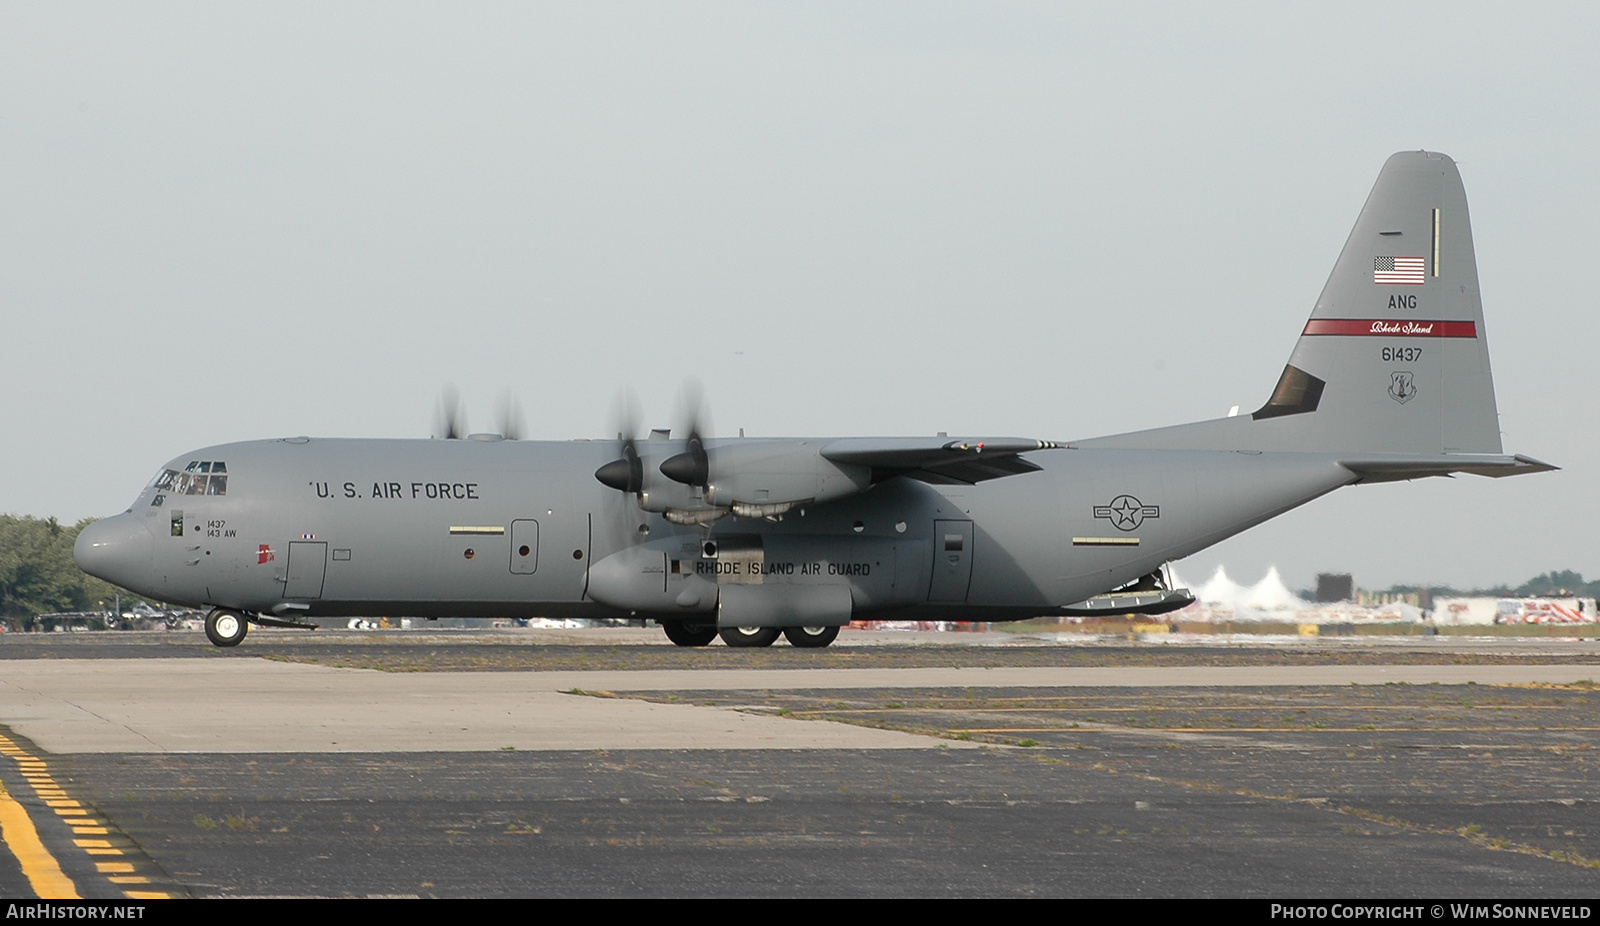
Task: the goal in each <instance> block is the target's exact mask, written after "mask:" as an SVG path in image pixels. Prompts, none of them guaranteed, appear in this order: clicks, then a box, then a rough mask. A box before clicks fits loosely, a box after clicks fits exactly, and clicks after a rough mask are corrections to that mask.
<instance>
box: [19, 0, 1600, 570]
mask: <svg viewBox="0 0 1600 926" xmlns="http://www.w3.org/2000/svg"><path fill="white" fill-rule="evenodd" d="M1597 35H1600V6H1596V5H1593V4H1588V5H1559V4H1539V5H1517V6H1508V5H1504V4H1501V5H1480V4H1464V3H1441V4H1396V3H1378V4H1356V3H1341V4H1320V5H1311V4H1281V3H1269V4H1247V5H1225V4H1162V5H1133V4H1115V5H1113V4H1095V5H1071V4H1064V3H1059V2H1051V3H1043V4H1038V5H1033V4H1005V5H1001V4H995V3H972V4H939V3H931V2H926V0H918V2H914V3H904V4H891V3H867V2H848V3H818V2H806V3H795V4H757V3H749V2H739V3H729V4H689V3H673V4H644V3H629V4H602V3H571V2H563V3H553V4H544V5H536V4H509V3H493V4H486V5H470V4H466V3H459V2H456V3H449V4H431V5H418V4H402V3H372V4H331V3H308V4H293V3H283V2H273V3H265V4H256V5H251V4H244V3H229V4H214V3H200V4H176V5H175V4H166V3H155V2H144V3H137V4H120V3H119V4H84V3H78V4H62V3H38V4H35V3H25V2H18V0H8V2H6V3H4V4H3V5H0V335H3V338H0V344H3V347H4V359H5V368H4V369H5V376H4V383H5V387H4V388H5V393H4V400H3V402H0V435H3V437H0V442H3V443H0V448H3V453H0V486H3V488H0V511H4V512H9V513H13V514H32V515H38V516H48V515H55V516H57V517H60V518H62V519H63V520H67V521H72V520H76V519H78V518H82V517H88V516H104V515H109V514H113V513H116V512H118V511H121V510H122V509H123V508H125V507H126V506H127V504H128V502H129V501H130V500H131V499H132V498H133V496H134V495H135V494H136V493H137V492H138V490H139V489H140V488H141V486H142V485H143V484H144V483H145V482H146V481H147V480H148V479H149V478H150V476H151V474H152V473H154V472H155V470H156V469H157V467H158V466H159V465H160V464H162V463H163V462H165V461H166V460H168V459H170V458H171V457H173V456H175V455H178V454H180V453H182V452H184V451H186V450H188V449H190V448H194V447H199V446H203V445H207V444H213V443H220V442H224V441H233V440H244V439H252V438H262V437H278V436H284V435H293V434H311V435H317V436H330V437H332V436H352V437H426V436H428V434H429V433H430V431H431V430H432V427H433V416H434V407H435V405H436V403H437V401H438V396H439V393H440V389H441V387H442V386H443V385H444V384H445V383H446V382H453V383H455V384H456V385H457V386H458V387H459V389H460V391H461V394H462V398H463V399H464V400H465V402H466V404H467V406H468V410H469V415H470V421H471V423H472V425H473V426H474V428H475V429H492V428H494V427H495V426H496V424H495V421H494V419H495V412H494V409H495V404H496V402H497V400H498V399H499V397H500V396H501V395H502V393H505V392H507V391H509V392H511V393H514V394H515V395H516V396H518V397H519V398H520V401H521V404H522V406H523V407H524V409H525V417H526V424H527V431H528V436H530V437H536V438H549V439H563V440H564V439H569V438H576V437H602V436H606V435H607V433H608V431H610V432H614V430H615V427H616V422H615V414H614V412H613V407H614V405H615V398H616V395H617V393H618V391H619V390H620V389H621V388H622V387H624V386H631V387H632V388H633V389H634V390H636V391H637V393H638V394H639V396H640V399H641V402H642V404H643V406H644V409H645V412H646V419H647V421H646V423H647V424H655V425H661V426H667V425H676V424H677V422H675V421H674V418H673V412H674V396H675V394H676V393H677V392H678V390H679V388H680V385H681V383H682V382H683V380H684V378H685V377H686V376H688V375H693V376H696V377H698V379H699V380H700V381H701V382H702V383H703V384H704V388H705V392H706V396H707V399H708V401H709V403H710V406H711V410H712V413H713V420H714V423H715V427H716V433H719V434H723V435H730V434H735V433H737V429H738V428H741V427H742V428H744V429H745V430H746V432H747V433H749V434H751V435H883V434H896V435H898V434H929V433H933V432H935V431H941V430H942V431H949V432H952V433H976V434H991V435H992V434H1007V435H1018V436H1028V437H1043V438H1061V439H1070V438H1078V437H1089V436H1095V435H1099V434H1107V433H1115V432H1119V431H1127V430H1133V429H1138V428H1146V427H1154V426H1158V425H1162V424H1174V423H1179V422H1183V421H1191V420H1196V419H1202V418H1211V417H1216V416H1218V415H1222V414H1225V413H1226V412H1227V410H1228V407H1229V406H1231V405H1240V406H1242V407H1243V408H1245V409H1246V410H1249V409H1252V408H1255V407H1257V406H1259V405H1260V404H1261V403H1262V402H1263V401H1265V399H1266V397H1267V395H1268V393H1269V392H1270V391H1271V388H1272V386H1273V384H1274V383H1275V382H1276V380H1277V376H1278V374H1279V372H1280V371H1281V370H1282V368H1283V364H1284V362H1285V361H1286V360H1287V359H1288V356H1289V352H1290V350H1291V348H1292V347H1293V346H1294V342H1295V338H1296V336H1297V335H1298V333H1299V330H1300V328H1301V326H1302V325H1303V324H1304V321H1305V318H1306V316H1307V315H1308V314H1309V312H1310V310H1311V307H1312V303H1313V300H1314V299H1315V298H1316V296H1317V294H1318V292H1319V291H1320V290H1321V287H1322V284H1323V282H1324V281H1325V280H1326V278H1327V275H1328V272H1329V270H1330V269H1331V268H1332V266H1333V261H1334V259H1335V257H1336V256H1337V255H1338V253H1339V249H1340V248H1341V246H1342V245H1343V243H1344V240H1345V237H1346V235H1348V233H1349V231H1350V227H1351V225H1352V224H1353V223H1354V221H1355V218H1356V214H1357V212H1358V211H1359V210H1360V207H1361V204H1362V201H1363V200H1364V198H1365V197H1366V195H1367V192H1368V190H1369V189H1370V188H1371V185H1372V182H1373V180H1374V179H1375V178H1376V176H1377V172H1378V169H1379V167H1380V166H1382V164H1383V162H1384V159H1385V158H1387V157H1388V156H1389V155H1390V154H1391V153H1393V152H1394V151H1397V150H1401V149H1408V148H1424V147H1425V148H1429V149H1432V150H1438V151H1443V152H1445V153H1447V154H1450V155H1451V156H1453V157H1455V158H1456V159H1457V161H1458V162H1459V163H1460V165H1461V173H1462V176H1463V178H1464V179H1465V181H1466V186H1467V196H1468V199H1469V202H1470V204H1471V209H1472V222H1473V230H1474V233H1475V239H1476V245H1477V254H1478V267H1479V273H1480V277H1481V282H1482V290H1483V300H1484V306H1485V312H1486V317H1487V329H1488V331H1489V333H1490V354H1491V357H1492V361H1493V365H1494V375H1495V383H1496V386H1497V390H1498V395H1499V406H1500V413H1501V426H1502V431H1503V433H1504V440H1505V444H1506V449H1507V450H1508V451H1511V452H1522V453H1527V454H1530V455H1533V456H1536V457H1540V458H1542V459H1546V460H1549V461H1551V462H1554V463H1557V464H1559V465H1561V466H1563V467H1565V469H1564V470H1563V471H1561V472H1559V473H1553V474H1547V475H1538V476H1524V477H1518V478H1515V479H1508V480H1501V481H1491V480H1487V479H1482V478H1477V477H1461V478H1459V479H1454V480H1443V479H1435V480H1429V481H1425V482H1422V483H1416V484H1398V485H1382V486H1369V487H1358V488H1355V489H1345V490H1341V491H1339V492H1336V493H1334V494H1333V495H1331V496H1328V497H1326V498H1323V499H1321V500H1319V501H1316V502H1313V503H1312V504H1311V505H1309V506H1306V507H1305V508H1302V509H1300V510H1298V511H1296V512H1293V513H1291V514H1289V515H1286V516H1283V517H1281V518H1279V519H1277V520H1276V521H1273V522H1269V523H1268V524H1266V525H1264V526H1262V527H1258V528H1256V529H1254V530H1252V531H1249V532H1247V533H1245V534H1244V535H1241V536H1240V537H1238V538H1235V539H1233V540H1231V541H1228V542H1226V543H1224V544H1221V545H1219V546H1217V547H1214V548H1212V549H1211V550H1208V551H1206V552H1204V553H1202V554H1199V555H1197V556H1195V557H1191V558H1190V559H1189V560H1186V561H1184V562H1182V563H1181V564H1180V565H1179V568H1180V570H1181V571H1182V572H1183V573H1184V575H1185V576H1186V577H1188V578H1190V580H1191V581H1202V580H1203V579H1204V578H1205V576H1207V575H1209V574H1210V572H1211V570H1212V569H1213V568H1215V566H1216V565H1217V564H1218V563H1223V564H1226V566H1227V569H1228V571H1229V573H1230V574H1231V575H1232V576H1233V577H1234V578H1235V579H1238V580H1240V581H1245V582H1253V581H1255V580H1257V579H1259V578H1260V577H1261V575H1262V574H1263V573H1264V572H1265V571H1266V569H1267V567H1268V566H1269V565H1272V564H1276V565H1277V566H1278V567H1279V568H1280V570H1281V571H1282V573H1283V575H1284V578H1285V580H1286V581H1287V582H1288V583H1289V584H1290V586H1291V587H1305V586H1307V585H1309V584H1311V583H1312V582H1313V578H1314V575H1315V573H1317V572H1319V571H1330V570H1332V571H1351V572H1353V573H1354V574H1355V577H1356V581H1357V583H1358V584H1360V585H1363V586H1366V587H1382V586H1386V585H1388V584H1389V583H1391V582H1399V581H1427V582H1450V583H1456V584H1459V585H1479V584H1488V583H1495V582H1511V583H1516V582H1520V581H1522V580H1524V579H1526V578H1528V577H1530V576H1532V575H1534V574H1535V573H1538V572H1542V571H1545V570H1548V569H1577V570H1579V571H1582V572H1584V573H1585V574H1586V575H1588V576H1590V577H1594V576H1597V575H1600V534H1597V527H1596V521H1597V515H1600V485H1597V483H1596V476H1595V473H1596V471H1595V466H1594V462H1595V460H1596V459H1597V457H1600V454H1597V451H1600V427H1597V421H1596V416H1595V413H1594V411H1595V401H1594V400H1595V398H1596V386H1595V382H1596V365H1597V359H1596V355H1597V353H1600V313H1597V312H1596V311H1595V308H1594V304H1595V295H1594V284H1593V282H1592V280H1593V277H1592V274H1593V267H1594V262H1595V260H1596V258H1595V255H1596V253H1600V247H1597V245H1600V208H1597V207H1600V159H1597V158H1596V156H1595V152H1596V151H1597V150H1600V106H1597V102H1600V56H1596V54H1595V51H1594V41H1595V37H1596V36H1597ZM1586 274H1588V275H1586Z"/></svg>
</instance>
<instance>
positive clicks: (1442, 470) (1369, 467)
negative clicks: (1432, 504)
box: [1339, 453, 1561, 482]
mask: <svg viewBox="0 0 1600 926" xmlns="http://www.w3.org/2000/svg"><path fill="white" fill-rule="evenodd" d="M1339 465H1340V466H1343V467H1344V468H1345V469H1347V470H1349V471H1350V472H1352V473H1355V474H1356V475H1357V476H1359V477H1361V478H1360V481H1361V482H1399V481H1402V480H1405V479H1421V478H1423V477H1425V476H1451V475H1454V474H1456V473H1472V474H1473V475H1475V476H1490V477H1492V478H1497V479H1498V478H1499V477H1501V476H1520V475H1522V474H1523V473H1547V472H1550V471H1551V470H1556V469H1560V468H1561V467H1559V466H1554V465H1552V464H1549V463H1546V462H1544V461H1543V460H1535V459H1534V458H1533V457H1529V456H1524V455H1522V454H1520V453H1517V454H1500V453H1438V454H1421V455H1411V454H1401V453H1368V454H1361V455H1359V456H1349V457H1344V458H1341V459H1340V460H1339Z"/></svg>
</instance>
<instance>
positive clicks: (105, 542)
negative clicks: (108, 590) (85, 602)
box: [72, 515, 150, 588]
mask: <svg viewBox="0 0 1600 926" xmlns="http://www.w3.org/2000/svg"><path fill="white" fill-rule="evenodd" d="M72 558H73V559H74V560H76V561H77V563H78V568H79V569H82V570H83V571H84V572H87V573H88V574H89V575H92V576H95V577H97V578H101V579H105V580H106V581H107V582H110V583H112V584H114V585H120V586H122V587H123V588H133V587H135V586H140V585H144V584H146V583H144V582H142V581H140V580H141V579H143V578H144V577H145V574H146V573H148V572H149V571H150V531H148V530H147V529H145V526H144V524H142V523H141V522H140V521H139V519H137V518H132V517H129V516H127V515H117V516H116V517H113V518H106V519H105V520H103V521H96V522H94V523H93V524H91V525H89V526H88V527H85V528H84V529H83V531H82V532H81V533H79V534H78V542H77V544H76V545H75V546H73V548H72Z"/></svg>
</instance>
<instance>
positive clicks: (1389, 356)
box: [1383, 347, 1422, 363]
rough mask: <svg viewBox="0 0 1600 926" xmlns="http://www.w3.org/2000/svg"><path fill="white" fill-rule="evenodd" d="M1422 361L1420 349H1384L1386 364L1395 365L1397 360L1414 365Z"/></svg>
mask: <svg viewBox="0 0 1600 926" xmlns="http://www.w3.org/2000/svg"><path fill="white" fill-rule="evenodd" d="M1421 359H1422V348H1420V347H1385V348H1384V349H1383V362H1384V363H1393V362H1394V361H1397V360H1398V361H1403V362H1405V363H1412V362H1414V361H1417V360H1421Z"/></svg>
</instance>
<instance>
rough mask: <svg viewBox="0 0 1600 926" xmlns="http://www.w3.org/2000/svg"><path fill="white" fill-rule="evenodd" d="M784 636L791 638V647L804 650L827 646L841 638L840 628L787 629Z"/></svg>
mask: <svg viewBox="0 0 1600 926" xmlns="http://www.w3.org/2000/svg"><path fill="white" fill-rule="evenodd" d="M783 635H784V636H785V637H788V638H789V645H790V646H798V647H800V648H802V649H813V648H816V647H821V646H827V645H828V644H829V643H832V642H833V641H834V640H835V639H836V638H838V636H839V628H838V627H785V628H783Z"/></svg>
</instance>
